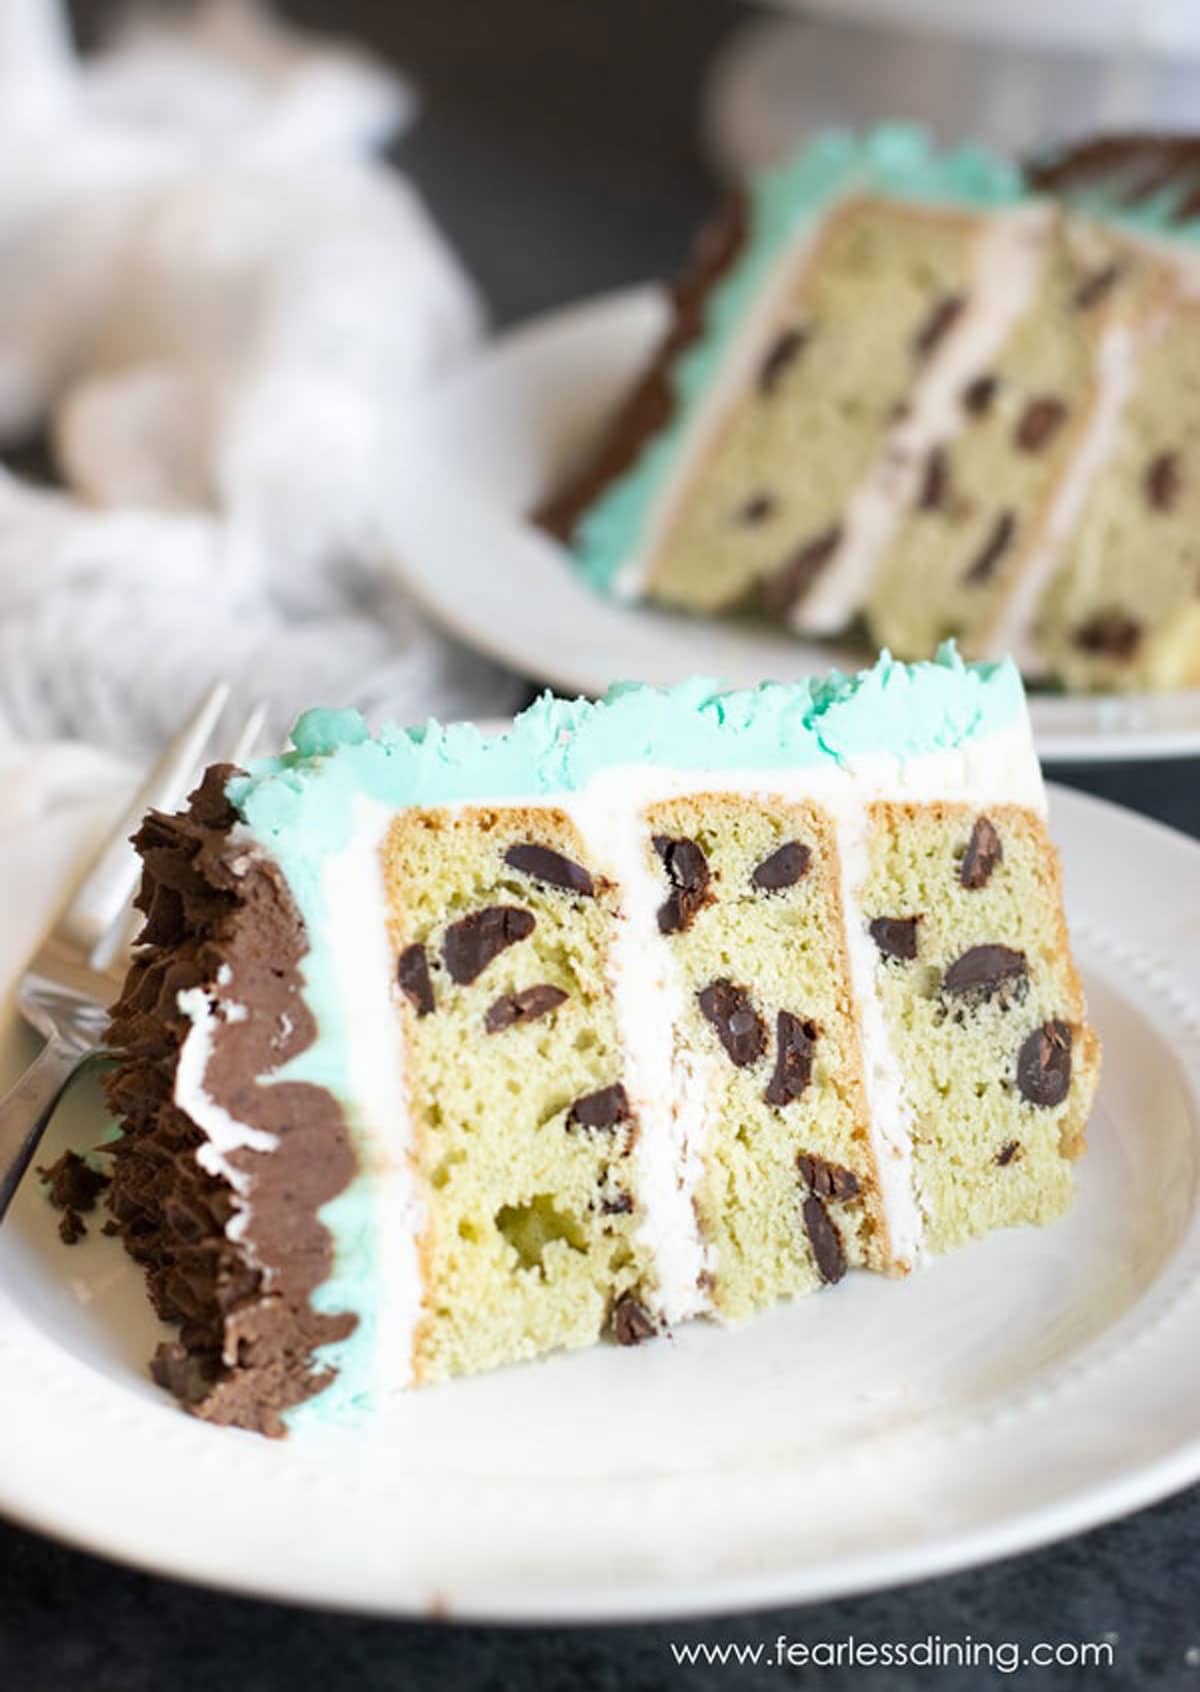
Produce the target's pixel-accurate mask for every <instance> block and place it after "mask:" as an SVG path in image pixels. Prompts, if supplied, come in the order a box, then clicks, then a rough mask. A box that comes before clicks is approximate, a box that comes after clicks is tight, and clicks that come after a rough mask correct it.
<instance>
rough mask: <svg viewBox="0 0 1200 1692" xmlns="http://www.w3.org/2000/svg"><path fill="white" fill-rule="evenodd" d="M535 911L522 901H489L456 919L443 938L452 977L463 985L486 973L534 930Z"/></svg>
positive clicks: (444, 956)
mask: <svg viewBox="0 0 1200 1692" xmlns="http://www.w3.org/2000/svg"><path fill="white" fill-rule="evenodd" d="M533 929H534V915H533V912H532V911H527V910H525V909H524V908H523V907H522V906H520V905H488V906H487V907H486V908H485V909H484V910H482V911H472V913H471V915H470V916H465V917H463V918H462V920H461V921H459V922H452V923H451V924H450V927H449V928H448V929H447V930H446V936H445V939H444V940H443V941H442V958H443V960H444V962H445V965H446V968H447V969H448V970H449V972H450V979H451V980H452V981H457V982H458V983H459V985H460V986H465V985H466V984H467V983H468V982H471V981H474V980H475V978H476V977H477V976H479V975H482V974H483V972H484V970H485V969H486V968H487V966H488V965H489V964H490V963H491V961H492V959H493V958H497V957H499V955H500V953H501V952H503V951H506V950H507V948H508V947H509V946H515V945H516V943H517V941H518V940H527V939H528V938H529V936H530V935H531V934H532V933H533Z"/></svg>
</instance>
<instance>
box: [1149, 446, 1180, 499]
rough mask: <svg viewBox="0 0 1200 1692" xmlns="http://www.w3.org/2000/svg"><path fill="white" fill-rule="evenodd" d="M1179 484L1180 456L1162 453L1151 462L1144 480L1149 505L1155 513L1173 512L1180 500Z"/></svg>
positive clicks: (1173, 453) (1175, 453)
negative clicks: (1177, 501)
mask: <svg viewBox="0 0 1200 1692" xmlns="http://www.w3.org/2000/svg"><path fill="white" fill-rule="evenodd" d="M1179 484H1180V475H1179V454H1178V453H1177V452H1160V453H1159V455H1158V457H1157V458H1152V459H1151V460H1150V462H1149V464H1148V465H1147V466H1146V473H1145V475H1144V476H1143V478H1142V486H1143V488H1144V489H1145V493H1146V503H1147V505H1149V506H1150V508H1151V510H1153V511H1170V510H1172V509H1173V508H1174V505H1175V502H1176V500H1177V499H1178V498H1179Z"/></svg>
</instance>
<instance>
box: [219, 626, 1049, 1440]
mask: <svg viewBox="0 0 1200 1692" xmlns="http://www.w3.org/2000/svg"><path fill="white" fill-rule="evenodd" d="M1023 712H1024V695H1023V690H1022V686H1021V680H1020V677H1019V675H1018V673H1017V670H1016V668H1015V667H1014V665H1013V664H1012V663H1011V662H1010V661H1008V660H1005V661H1004V662H1002V663H998V664H964V663H963V662H962V660H961V659H960V658H959V656H958V654H957V652H956V651H955V650H954V648H953V646H951V645H949V644H947V645H946V646H944V647H943V648H942V649H941V650H940V651H939V653H938V655H937V658H936V660H934V661H933V662H931V663H924V664H901V663H897V662H895V661H894V660H893V659H892V658H891V657H890V656H888V655H887V654H886V653H885V654H884V655H883V656H882V657H881V658H880V660H879V662H878V663H877V664H876V665H875V666H874V668H873V669H870V670H866V671H864V672H862V673H861V674H859V675H853V676H848V675H842V674H840V673H838V672H836V671H835V672H834V673H833V674H832V675H830V676H828V677H827V678H825V679H822V680H813V681H804V682H798V683H795V684H793V685H790V686H784V685H781V684H779V683H776V682H764V683H763V685H762V686H761V687H756V688H753V689H750V690H747V691H744V692H733V691H727V690H722V689H721V688H720V687H719V686H718V685H717V684H716V683H714V682H712V681H707V680H703V679H695V680H692V681H686V682H682V683H681V684H680V685H679V686H678V687H672V688H652V687H639V686H631V685H627V684H626V685H621V686H617V687H614V688H613V689H612V690H611V691H610V692H609V693H608V694H607V695H606V697H605V698H604V699H602V700H600V701H598V702H592V701H588V700H583V699H576V700H562V699H555V698H553V697H552V696H551V695H549V694H545V695H543V697H542V698H540V699H539V700H538V701H537V702H536V703H535V704H534V705H531V706H530V708H529V709H528V710H527V711H525V712H523V713H522V715H521V716H519V717H518V718H517V719H516V721H515V722H514V723H513V725H512V727H511V728H510V729H509V730H508V732H507V733H503V734H497V735H485V734H482V733H481V732H480V731H479V730H478V729H476V728H474V727H472V726H469V725H458V726H452V727H443V726H442V725H441V724H439V723H436V722H430V723H428V724H426V725H425V726H424V727H420V728H407V729H404V728H396V727H386V728H383V729H381V730H380V732H379V733H378V734H377V735H371V734H369V733H368V731H367V728H366V725H365V723H364V722H363V720H362V718H361V717H360V716H359V715H358V713H357V712H355V711H307V712H306V713H305V714H304V715H303V716H302V717H301V718H300V720H299V721H298V723H297V724H296V727H295V730H294V731H293V736H292V742H293V744H292V750H290V751H288V752H285V753H284V754H283V755H282V757H278V758H268V759H265V760H263V761H261V762H259V763H257V764H255V765H254V766H253V767H252V769H251V771H250V773H249V774H248V775H242V776H236V777H234V778H233V779H232V780H231V781H230V782H229V783H228V785H227V788H226V792H227V794H228V797H229V799H230V801H231V803H232V804H233V806H234V808H235V810H236V811H237V814H238V816H239V818H240V820H241V822H242V823H243V825H244V826H245V828H246V829H247V830H248V831H249V833H250V835H251V836H252V837H253V838H254V840H255V841H257V842H258V843H259V844H260V845H261V846H262V847H263V848H264V849H265V850H266V851H268V852H269V853H270V854H271V856H272V857H273V858H274V859H275V861H276V862H277V863H278V865H279V866H280V869H281V870H282V872H283V875H284V878H285V879H286V881H287V884H288V886H289V888H290V890H291V893H292V895H293V897H294V899H295V901H296V904H297V906H298V908H299V910H300V913H301V915H302V917H303V919H304V923H305V926H306V928H307V931H308V940H309V951H308V953H307V955H306V957H305V958H304V960H303V963H302V966H301V967H302V975H303V981H304V996H305V999H306V1001H307V1003H308V1005H309V1008H310V1009H311V1011H312V1013H313V1017H314V1020H315V1023H316V1028H317V1031H318V1032H317V1038H316V1039H315V1041H314V1042H313V1043H312V1045H310V1046H309V1047H308V1049H307V1050H306V1051H304V1052H302V1053H301V1054H300V1056H299V1057H297V1058H296V1059H294V1060H293V1061H292V1062H291V1063H289V1064H287V1065H286V1066H285V1067H284V1068H283V1069H281V1070H279V1071H277V1072H276V1073H275V1075H274V1076H273V1077H272V1079H273V1080H279V1081H284V1080H286V1081H309V1082H312V1083H314V1084H315V1085H317V1086H321V1087H325V1088H328V1089H329V1090H330V1091H331V1092H332V1093H333V1094H334V1095H335V1096H336V1097H337V1098H338V1099H339V1100H340V1101H341V1102H342V1104H343V1108H344V1109H345V1111H346V1113H347V1120H348V1125H349V1129H350V1132H351V1133H352V1134H353V1135H354V1136H355V1138H356V1140H357V1141H358V1143H359V1145H360V1146H361V1147H362V1149H363V1150H364V1152H365V1151H366V1150H367V1149H368V1147H369V1135H370V1129H371V1124H370V1123H369V1122H365V1121H360V1120H358V1118H357V1117H356V1114H355V1111H356V1105H355V1097H354V1089H353V1088H352V1086H351V1084H350V1077H349V1074H348V1073H347V1068H346V1050H347V1044H346V1035H347V1028H346V1021H345V1018H346V1011H345V1007H344V1006H343V1004H342V1001H341V997H340V994H339V991H338V987H337V972H336V969H335V963H334V952H333V946H334V940H335V936H334V935H333V934H332V933H331V932H330V928H331V925H330V923H329V921H328V913H327V907H326V901H325V894H324V890H323V885H322V870H323V868H324V867H325V865H326V864H327V862H328V859H329V856H330V854H332V853H336V852H338V851H340V850H342V849H343V848H344V847H346V846H347V845H348V844H349V843H350V840H351V835H352V830H353V828H354V821H355V819H354V809H355V801H356V800H357V799H358V798H359V797H360V796H361V797H366V798H368V799H371V800H375V801H377V802H379V803H381V804H383V805H385V806H388V807H390V808H393V809H396V810H402V809H404V808H405V807H409V806H435V805H449V804H455V803H460V802H470V801H483V800H508V799H510V800H526V801H528V800H553V799H554V798H555V797H556V796H564V795H566V794H569V793H571V792H574V791H577V790H578V789H580V788H581V787H584V786H585V785H586V784H587V783H588V782H589V781H590V780H591V779H592V777H593V776H595V775H596V774H597V773H598V772H600V771H602V770H607V769H612V768H614V767H620V766H622V765H628V764H654V765H659V766H664V767H673V768H676V769H684V770H691V769H694V770H697V771H699V770H720V769H751V770H754V769H762V770H777V769H795V768H819V767H821V766H827V765H830V764H844V763H845V762H846V761H847V760H850V759H853V758H856V757H860V756H863V755H865V754H871V753H889V754H891V755H893V756H894V757H896V758H897V759H899V760H901V761H908V760H910V759H913V758H919V757H921V756H923V755H925V754H927V753H931V752H938V751H943V750H947V749H952V748H956V747H961V746H965V745H967V744H968V743H970V742H972V741H976V740H979V739H982V738H984V737H986V736H988V735H991V734H994V733H996V732H998V731H1000V730H1002V729H1004V728H1007V727H1009V726H1010V725H1011V724H1013V723H1015V722H1018V721H1020V720H1021V719H1022V717H1023ZM360 1161H361V1164H362V1172H361V1173H360V1174H359V1175H358V1176H357V1177H356V1178H355V1180H354V1181H353V1182H352V1183H351V1184H350V1186H349V1187H348V1188H347V1189H346V1190H345V1191H344V1192H343V1193H341V1194H340V1195H339V1196H338V1197H337V1198H335V1199H334V1200H333V1201H332V1202H331V1203H329V1204H328V1205H326V1206H325V1207H324V1209H323V1211H322V1220H323V1221H324V1222H325V1224H326V1226H327V1227H328V1228H329V1230H330V1233H331V1235H332V1238H333V1242H334V1268H333V1273H332V1275H331V1276H330V1278H329V1279H328V1280H327V1281H326V1282H325V1283H324V1284H323V1285H322V1286H321V1287H320V1288H319V1289H318V1291H317V1293H316V1294H315V1295H314V1298H313V1303H314V1305H315V1306H316V1307H317V1308H318V1309H320V1310H322V1311H327V1312H334V1311H344V1310H352V1311H354V1312H355V1314H356V1315H357V1316H358V1325H357V1327H356V1329H355V1331H354V1332H353V1333H352V1334H351V1336H350V1337H349V1338H348V1339H347V1340H345V1341H342V1342H339V1343H337V1344H335V1345H332V1346H329V1347H326V1348H325V1353H324V1356H325V1360H326V1361H328V1362H329V1363H331V1364H333V1365H334V1366H335V1367H336V1369H337V1375H336V1377H335V1379H334V1381H333V1383H332V1385H331V1386H330V1387H329V1388H327V1389H326V1391H325V1392H324V1393H322V1394H321V1395H320V1396H319V1397H318V1398H316V1399H313V1400H310V1401H309V1402H308V1403H307V1404H305V1405H301V1406H299V1408H298V1409H297V1410H294V1411H293V1412H291V1415H290V1420H292V1421H293V1422H302V1421H305V1420H307V1419H308V1418H309V1417H311V1416H313V1415H317V1416H325V1415H329V1414H335V1415H340V1416H344V1415H346V1414H347V1413H353V1411H354V1410H355V1409H356V1408H359V1407H364V1406H366V1404H367V1403H368V1401H369V1381H370V1370H371V1362H372V1357H373V1354H374V1347H375V1334H376V1329H377V1316H378V1312H377V1309H376V1303H375V1300H376V1298H377V1279H376V1276H375V1274H374V1262H375V1239H376V1230H377V1228H378V1227H379V1226H381V1225H383V1224H384V1222H385V1221H386V1219H385V1218H381V1217H380V1216H379V1215H378V1214H377V1208H378V1207H377V1203H376V1197H377V1194H376V1190H375V1185H374V1181H373V1178H372V1176H371V1174H370V1172H369V1162H370V1160H369V1158H368V1157H365V1156H364V1157H363V1158H362V1159H361V1160H360Z"/></svg>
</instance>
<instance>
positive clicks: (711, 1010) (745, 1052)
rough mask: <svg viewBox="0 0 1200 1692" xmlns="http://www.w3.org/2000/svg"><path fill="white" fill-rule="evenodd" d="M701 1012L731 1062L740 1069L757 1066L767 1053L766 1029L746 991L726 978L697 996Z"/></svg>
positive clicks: (714, 982)
mask: <svg viewBox="0 0 1200 1692" xmlns="http://www.w3.org/2000/svg"><path fill="white" fill-rule="evenodd" d="M697 998H698V999H699V1001H700V1010H701V1013H702V1014H703V1016H704V1018H705V1020H706V1021H708V1022H710V1023H711V1024H712V1026H713V1027H714V1028H715V1029H716V1032H717V1038H718V1039H719V1040H720V1042H721V1044H722V1045H723V1046H724V1048H725V1051H726V1053H727V1054H728V1057H729V1061H730V1062H731V1063H735V1064H736V1065H737V1066H738V1068H739V1069H744V1068H745V1067H746V1065H747V1064H751V1063H757V1062H758V1060H759V1058H760V1057H761V1056H762V1055H763V1053H764V1052H765V1051H766V1049H767V1029H766V1024H765V1023H764V1022H763V1019H762V1017H761V1016H759V1014H758V1012H757V1011H756V1010H755V1008H754V1004H753V1001H752V1000H751V998H750V995H749V993H747V991H746V989H745V988H744V987H739V986H738V985H737V983H736V982H733V981H727V980H725V979H724V978H723V977H722V978H721V979H720V980H717V981H710V982H709V984H708V986H707V987H702V988H701V989H700V992H699V993H698V994H697Z"/></svg>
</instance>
